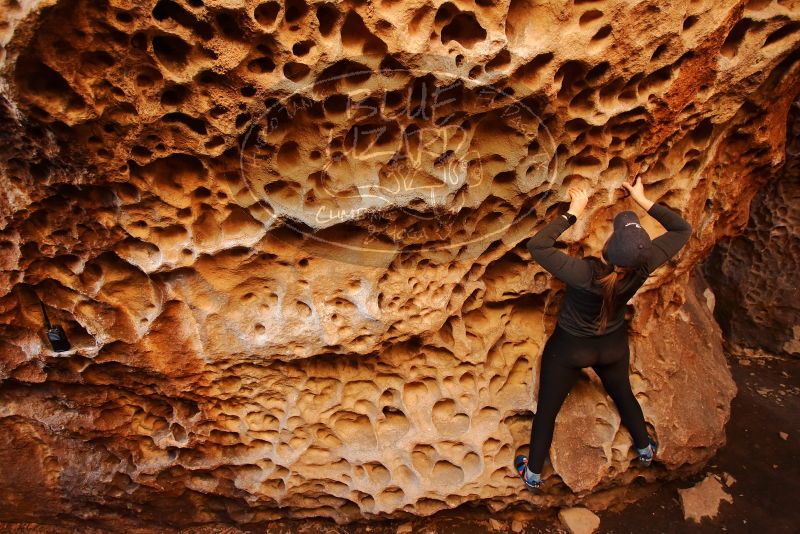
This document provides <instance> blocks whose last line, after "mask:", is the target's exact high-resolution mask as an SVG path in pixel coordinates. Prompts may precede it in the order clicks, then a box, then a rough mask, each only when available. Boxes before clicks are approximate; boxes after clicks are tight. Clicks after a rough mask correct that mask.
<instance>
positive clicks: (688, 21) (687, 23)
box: [683, 15, 700, 31]
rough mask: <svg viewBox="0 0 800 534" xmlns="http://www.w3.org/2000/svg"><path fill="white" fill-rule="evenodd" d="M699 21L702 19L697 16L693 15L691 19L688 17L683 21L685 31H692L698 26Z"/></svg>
mask: <svg viewBox="0 0 800 534" xmlns="http://www.w3.org/2000/svg"><path fill="white" fill-rule="evenodd" d="M698 20H700V17H698V16H697V15H691V16H689V17H686V18H685V19H684V21H683V31H687V30H689V29H691V28H692V26H694V25H695V24H697V21H698Z"/></svg>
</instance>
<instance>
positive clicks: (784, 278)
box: [703, 101, 800, 357]
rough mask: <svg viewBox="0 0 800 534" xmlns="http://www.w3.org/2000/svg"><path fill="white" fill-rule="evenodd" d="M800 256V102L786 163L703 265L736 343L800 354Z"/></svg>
mask: <svg viewBox="0 0 800 534" xmlns="http://www.w3.org/2000/svg"><path fill="white" fill-rule="evenodd" d="M799 260H800V101H798V102H795V104H794V105H793V106H792V107H791V108H790V111H789V119H788V125H787V144H786V164H785V166H784V167H783V168H781V169H780V171H779V172H778V173H777V174H776V175H775V177H774V178H773V180H772V181H771V182H770V183H769V184H768V185H767V186H765V187H764V188H762V189H760V190H759V191H758V194H757V195H756V196H755V198H754V199H753V203H752V206H751V210H750V220H749V221H748V223H747V229H746V230H745V231H744V233H742V234H741V235H737V236H735V237H732V238H727V239H723V240H722V241H720V242H719V243H718V244H717V246H716V247H714V250H713V252H712V254H711V255H710V256H709V258H708V260H707V261H706V262H705V263H704V264H703V269H704V272H705V273H706V277H707V278H708V280H709V282H710V283H711V284H712V287H713V290H714V294H715V300H716V306H715V309H714V314H715V316H716V318H717V320H718V321H719V323H720V325H721V326H722V328H723V331H724V333H725V338H726V339H727V340H728V341H730V342H731V344H732V346H734V347H736V348H737V349H744V352H745V353H746V352H747V351H748V349H755V350H766V351H768V352H771V353H775V354H784V355H789V356H795V357H797V356H800V304H798V302H797V295H798V288H800V265H798V261H799Z"/></svg>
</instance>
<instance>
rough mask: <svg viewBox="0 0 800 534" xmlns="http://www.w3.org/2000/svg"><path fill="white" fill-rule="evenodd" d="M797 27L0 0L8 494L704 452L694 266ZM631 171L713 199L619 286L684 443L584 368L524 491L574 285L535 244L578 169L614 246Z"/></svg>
mask: <svg viewBox="0 0 800 534" xmlns="http://www.w3.org/2000/svg"><path fill="white" fill-rule="evenodd" d="M798 30H800V2H798V1H796V0H777V1H769V0H751V1H750V2H742V1H730V0H724V1H713V0H699V1H693V2H689V1H685V2H671V3H663V2H655V1H643V2H623V1H618V0H599V1H590V0H583V1H578V0H576V1H574V2H555V1H553V2H549V1H546V0H511V1H510V2H509V1H507V0H500V1H496V2H495V1H491V0H478V1H476V2H474V3H473V2H466V1H461V0H458V1H446V2H441V1H439V0H437V1H434V2H431V1H428V0H412V1H408V2H400V1H391V0H384V1H376V2H370V1H354V2H333V1H331V2H310V1H306V0H287V1H286V2H275V1H267V2H253V1H245V2H231V1H228V0H205V1H203V0H185V1H177V0H176V1H172V0H161V1H159V2H153V1H140V2H134V1H124V0H96V1H88V0H70V1H67V0H61V1H57V0H49V1H38V2H37V1H35V0H10V1H7V2H5V3H4V4H2V7H0V44H1V45H2V47H3V48H2V52H0V72H1V73H2V78H0V139H2V142H1V143H0V182H2V187H0V521H40V522H48V521H56V520H57V518H58V517H77V518H82V519H92V518H101V517H102V518H108V517H115V516H120V517H122V516H125V517H130V516H135V517H137V518H141V519H142V520H147V521H158V522H160V521H163V522H168V523H169V524H172V525H186V524H197V523H204V522H213V521H223V522H231V521H232V522H237V523H242V524H246V523H253V522H257V521H263V520H268V519H270V518H274V517H279V516H295V517H303V516H327V517H331V518H333V519H335V520H336V521H339V522H346V521H351V520H355V519H360V518H376V517H381V516H389V515H392V516H397V515H402V514H404V513H410V514H419V515H428V514H432V513H435V512H436V511H439V510H442V509H446V508H452V507H455V506H458V505H460V504H464V503H473V504H477V503H482V504H485V505H488V506H489V507H490V508H492V509H499V508H503V507H506V506H508V505H511V504H517V503H522V502H530V503H533V504H534V505H536V506H564V505H568V506H574V505H577V504H580V505H582V506H585V507H588V508H592V509H598V508H602V507H603V506H607V504H608V503H609V502H611V501H612V500H614V499H618V498H620V497H621V496H624V494H625V492H626V488H627V487H628V486H629V485H630V483H631V482H632V481H633V480H634V479H636V478H637V477H644V478H645V479H646V480H648V481H654V480H656V479H658V478H672V477H677V476H681V475H683V474H686V473H690V472H694V471H696V470H697V469H699V468H700V467H702V465H703V464H704V463H705V462H706V461H707V460H708V459H709V458H710V457H711V456H713V454H714V452H715V451H716V449H717V448H718V447H720V446H721V445H722V444H723V443H724V425H725V422H726V421H727V419H728V415H729V406H730V400H731V398H732V396H733V395H734V392H735V388H734V384H733V381H732V380H731V377H730V374H729V371H728V369H727V366H726V363H725V359H724V356H723V353H722V349H721V336H720V331H719V328H718V327H717V325H716V323H715V322H714V320H713V317H712V315H711V312H710V310H709V309H708V306H707V305H706V302H705V300H704V299H702V298H700V297H698V295H702V293H703V290H704V287H703V286H702V283H701V280H700V279H699V278H698V277H696V276H694V274H693V273H694V272H695V266H696V265H697V264H698V263H699V262H700V261H701V260H702V259H703V258H704V257H705V256H706V255H707V254H708V252H709V250H710V249H711V248H712V247H713V246H714V244H715V243H716V242H717V241H719V240H720V239H722V238H723V237H725V236H729V235H733V234H735V233H736V232H738V231H739V230H740V229H741V228H742V227H743V226H744V224H745V223H746V221H747V218H748V205H749V202H750V199H751V198H752V196H753V195H754V194H755V192H756V191H757V190H758V189H759V187H761V185H763V184H764V183H766V182H767V181H769V180H770V178H771V177H772V176H774V174H773V173H774V172H775V170H776V169H777V168H778V167H779V166H780V165H781V163H782V161H783V158H784V143H785V139H786V131H785V128H786V116H787V109H788V107H789V105H790V103H791V102H792V101H793V100H794V98H795V97H796V95H797V92H798V87H800V84H798V81H800V80H799V78H800V74H799V73H800V67H798V60H800V52H798V49H800V45H799V44H798V39H799V38H800V31H798ZM638 171H641V172H642V176H643V180H644V183H645V184H646V194H647V195H648V197H650V198H651V199H653V200H658V201H661V202H665V203H666V204H668V205H670V206H671V207H673V208H674V209H676V210H678V211H679V212H681V213H682V214H683V215H684V217H686V218H687V219H688V220H689V221H690V222H691V223H692V225H693V227H694V229H695V230H694V234H693V236H692V239H691V240H690V241H689V244H688V245H687V246H686V248H685V249H684V250H683V251H682V252H681V253H680V254H679V255H678V256H676V257H675V258H674V259H673V260H671V261H670V262H669V263H667V264H666V265H665V266H663V267H661V268H660V269H659V270H658V271H656V272H655V273H654V275H653V276H652V277H651V278H650V279H649V280H648V282H647V284H646V285H645V286H644V287H643V288H642V289H641V290H640V293H639V294H638V295H637V296H636V298H635V299H634V300H633V301H632V302H631V309H630V311H631V314H630V317H631V329H632V333H631V351H632V364H631V373H632V383H633V388H634V392H635V393H636V395H637V397H638V398H639V400H640V402H641V404H642V407H643V409H644V413H645V418H646V419H647V421H648V423H649V424H650V425H651V427H652V430H653V432H654V434H655V436H656V437H657V439H658V441H659V443H660V450H659V454H660V462H659V463H658V465H657V466H656V467H655V468H652V469H650V470H642V469H641V468H638V467H637V466H636V462H635V457H634V454H633V452H632V450H631V448H630V447H631V440H630V437H629V435H628V433H627V432H626V431H625V429H624V428H621V427H620V419H619V415H618V413H617V412H616V410H615V409H614V407H613V405H612V403H611V401H610V399H609V398H607V397H606V396H605V394H604V393H603V390H602V388H601V386H600V385H599V383H598V380H597V379H596V377H594V376H593V375H592V374H591V373H587V375H586V380H584V381H582V382H581V383H580V384H579V385H578V386H577V387H576V389H575V390H574V392H573V394H572V395H570V397H569V398H568V400H567V402H566V404H565V406H564V409H563V410H562V412H561V413H560V415H559V418H558V421H557V426H556V433H555V439H554V443H553V450H552V458H551V460H552V466H550V467H547V468H546V470H545V476H546V477H547V478H549V479H550V480H551V481H552V482H553V484H552V485H551V490H550V491H548V492H547V493H545V494H543V495H541V496H532V495H530V494H528V493H526V492H524V491H523V489H522V486H521V483H520V481H519V479H518V478H517V477H516V476H515V474H514V473H513V470H512V469H511V462H512V458H513V456H514V455H515V454H516V453H517V452H524V451H526V450H527V440H528V435H529V431H530V423H531V415H532V412H533V411H535V408H536V405H535V392H536V388H537V380H538V378H537V377H538V364H539V356H540V352H541V349H542V346H543V344H544V342H545V340H546V338H547V336H548V335H549V333H550V332H551V331H552V328H553V327H554V321H555V314H556V312H557V310H558V303H559V298H560V296H561V294H562V293H563V285H562V284H561V283H560V282H558V281H557V280H554V279H553V278H552V277H551V276H550V275H549V274H547V273H546V272H544V271H543V270H542V269H541V268H540V267H539V266H538V265H536V264H535V263H534V262H532V261H531V259H530V256H529V254H528V252H527V251H526V249H525V247H524V243H525V240H526V239H527V238H528V237H529V236H530V235H531V234H532V233H533V232H534V231H535V229H536V228H537V227H538V226H539V225H540V224H541V223H543V222H545V221H547V220H549V219H550V218H551V217H553V216H554V214H555V213H557V212H558V211H559V210H560V209H563V204H562V203H563V202H564V200H565V196H564V195H565V193H564V192H565V191H566V189H567V187H568V186H569V185H570V184H573V183H578V182H579V183H583V184H585V185H587V186H590V187H591V188H592V191H593V193H592V196H591V199H590V203H589V206H588V208H587V210H586V214H585V216H584V217H583V218H582V219H581V220H580V221H579V222H578V224H577V225H575V226H574V227H573V228H571V229H570V230H569V231H568V232H566V233H565V234H564V236H563V242H564V243H566V246H567V249H568V251H569V252H570V253H573V254H598V253H599V251H600V249H601V247H602V244H603V242H604V241H605V239H606V237H607V236H608V233H609V232H610V227H611V218H612V217H613V215H614V214H615V213H616V212H617V211H619V210H621V209H636V210H638V208H636V207H634V206H632V203H631V201H630V200H620V199H619V194H618V193H617V191H618V187H619V184H620V183H621V182H622V181H623V180H624V179H625V178H626V176H628V175H629V174H630V173H635V172H638ZM639 213H640V216H641V217H642V222H643V224H644V225H645V227H646V228H647V230H648V231H649V232H650V234H651V236H652V237H655V236H656V235H658V234H659V233H660V232H661V231H663V230H662V229H661V228H660V227H659V225H658V223H656V222H655V221H653V220H652V219H649V218H648V217H647V216H646V215H645V214H643V213H642V212H641V211H640V210H639ZM39 300H41V301H43V302H44V303H45V305H46V307H47V310H48V313H49V315H50V318H51V320H52V321H53V322H54V323H59V324H61V325H63V326H64V328H65V329H66V331H67V333H68V336H69V338H70V341H71V343H72V345H73V349H72V350H71V351H69V352H65V353H54V352H52V351H51V350H49V345H48V344H47V340H46V338H45V337H44V330H43V326H42V315H41V311H40V309H39V304H38V302H39Z"/></svg>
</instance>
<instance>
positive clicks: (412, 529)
mask: <svg viewBox="0 0 800 534" xmlns="http://www.w3.org/2000/svg"><path fill="white" fill-rule="evenodd" d="M729 363H730V366H731V370H732V372H733V376H734V379H735V380H736V383H737V385H738V387H739V393H738V395H737V396H736V398H735V399H734V401H733V406H732V414H731V421H730V423H729V424H728V428H727V432H728V444H727V445H726V446H725V447H724V448H723V449H722V450H720V452H719V454H718V455H717V456H716V457H715V458H714V459H713V460H712V461H711V462H710V463H709V464H708V466H707V467H706V469H705V470H704V471H703V472H701V473H698V474H697V475H695V476H693V477H692V478H690V479H687V480H681V481H676V482H671V483H668V484H665V485H663V486H660V487H658V488H657V489H656V490H655V491H653V492H652V493H650V494H649V495H648V496H647V497H645V498H643V499H641V500H639V501H637V502H636V503H634V504H632V505H629V506H627V507H626V508H624V509H622V510H619V511H606V512H603V513H600V514H599V515H600V528H599V530H598V532H601V533H617V534H623V533H637V534H639V533H647V534H654V533H670V534H671V533H681V534H683V533H689V534H691V533H712V532H713V533H718V532H729V533H740V532H741V533H748V534H753V533H756V534H776V533H783V532H786V533H792V534H794V533H796V532H800V501H799V500H798V499H799V498H800V447H798V444H800V360H791V359H785V358H776V357H770V356H763V357H751V358H746V359H738V358H736V357H733V356H729ZM709 475H712V476H713V475H716V476H717V477H719V479H720V480H722V481H725V480H727V481H728V485H725V484H723V488H724V490H725V491H726V492H727V493H728V494H729V495H730V497H731V498H732V502H731V503H728V502H721V504H720V506H719V511H718V513H717V516H716V517H715V518H713V519H709V518H705V519H703V520H702V521H701V522H700V523H699V524H698V523H695V522H693V521H689V520H685V519H684V517H683V510H682V508H681V503H680V499H679V497H678V489H681V488H689V487H692V486H694V485H695V484H697V483H698V482H699V481H701V480H703V479H704V478H706V477H707V476H709ZM535 512H536V511H535V510H530V509H515V510H509V511H507V512H506V513H504V514H502V515H492V514H490V513H489V512H487V511H486V510H485V509H475V508H465V507H461V508H457V509H455V510H450V511H447V512H446V513H441V514H437V515H435V516H433V517H428V518H419V519H415V520H413V521H393V522H382V523H376V522H372V523H365V524H352V525H347V526H337V525H335V524H333V523H332V522H328V521H315V520H304V521H280V522H274V523H270V524H269V525H261V526H257V527H254V528H251V529H247V530H240V529H239V528H234V527H231V526H226V525H214V526H204V527H199V528H193V529H184V530H182V531H180V532H182V533H184V534H189V533H192V534H207V533H208V534H211V533H215V534H217V533H221V534H236V533H239V532H258V533H265V534H295V533H297V534H303V533H307V534H328V533H331V534H332V533H338V534H390V533H391V534H411V533H413V534H450V533H453V534H479V533H506V532H514V533H520V532H524V533H536V532H552V533H556V532H566V530H564V528H563V526H562V525H561V524H560V522H559V521H558V519H557V517H556V515H555V513H554V512H551V513H550V514H549V515H545V516H542V517H540V518H539V519H531V516H532V513H535ZM0 532H36V533H53V534H55V533H58V534H61V533H64V532H83V533H89V534H100V533H106V532H128V533H136V532H138V533H142V534H143V533H145V532H165V533H166V532H175V531H172V530H170V529H166V528H158V527H155V528H154V527H150V528H148V527H146V526H140V527H139V528H137V527H135V526H133V525H125V526H122V525H119V524H118V525H117V526H116V527H115V526H112V525H97V524H92V525H89V524H79V525H76V524H66V523H64V524H61V525H52V526H44V525H31V524H25V525H23V524H0Z"/></svg>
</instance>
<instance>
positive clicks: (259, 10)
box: [254, 2, 281, 27]
mask: <svg viewBox="0 0 800 534" xmlns="http://www.w3.org/2000/svg"><path fill="white" fill-rule="evenodd" d="M280 10H281V5H280V4H279V3H278V2H264V3H263V4H261V5H259V6H258V7H256V10H255V12H254V16H255V18H256V22H258V23H259V24H261V25H262V26H265V27H269V26H272V25H273V24H275V21H276V20H277V18H278V12H279V11H280Z"/></svg>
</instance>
